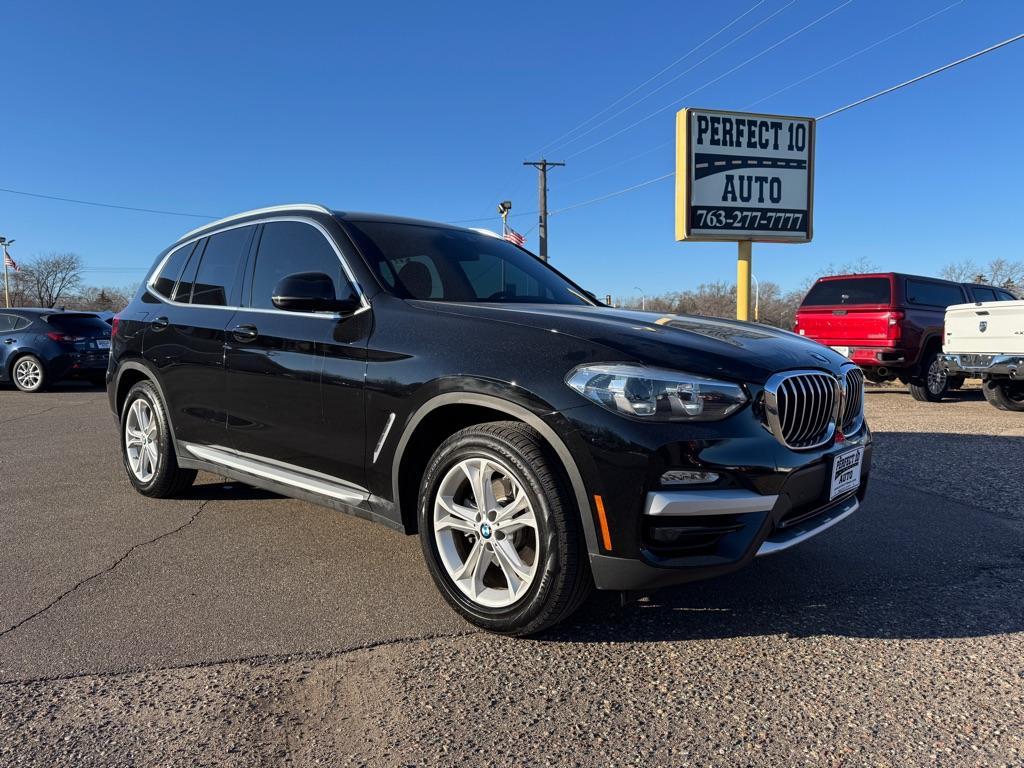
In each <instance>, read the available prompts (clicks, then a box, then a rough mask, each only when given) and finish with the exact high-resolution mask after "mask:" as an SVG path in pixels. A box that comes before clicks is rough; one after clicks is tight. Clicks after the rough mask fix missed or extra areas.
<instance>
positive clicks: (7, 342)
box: [4, 339, 16, 344]
mask: <svg viewBox="0 0 1024 768" xmlns="http://www.w3.org/2000/svg"><path fill="white" fill-rule="evenodd" d="M15 341H16V339H4V344H13V343H14V342H15Z"/></svg>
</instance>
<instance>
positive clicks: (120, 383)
mask: <svg viewBox="0 0 1024 768" xmlns="http://www.w3.org/2000/svg"><path fill="white" fill-rule="evenodd" d="M140 381H148V382H149V383H151V384H152V385H153V386H154V387H155V388H156V391H157V393H158V394H159V395H160V399H161V400H162V401H163V406H164V410H165V411H166V412H167V428H168V429H169V430H170V432H171V443H172V444H173V446H174V450H175V452H177V451H178V441H177V439H176V438H175V435H174V421H173V419H172V418H171V410H170V406H169V405H168V403H167V396H166V395H165V394H164V389H163V387H161V386H160V381H159V379H157V377H156V375H155V374H154V373H153V371H152V370H150V369H149V367H148V366H146V365H144V364H143V363H140V362H137V361H134V360H129V361H126V362H123V363H121V365H120V366H119V367H118V369H117V376H116V377H115V378H114V386H113V395H112V396H111V400H110V405H111V408H112V409H113V411H114V415H115V416H116V417H117V419H118V421H120V420H121V412H122V411H123V410H124V401H125V399H126V398H127V397H128V392H130V391H131V388H132V387H134V386H135V385H136V384H138V383H139V382H140Z"/></svg>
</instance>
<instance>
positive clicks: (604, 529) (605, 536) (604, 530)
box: [594, 493, 612, 552]
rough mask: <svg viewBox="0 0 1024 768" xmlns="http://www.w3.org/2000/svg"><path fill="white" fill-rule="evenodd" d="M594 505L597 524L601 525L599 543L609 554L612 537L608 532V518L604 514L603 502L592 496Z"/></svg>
mask: <svg viewBox="0 0 1024 768" xmlns="http://www.w3.org/2000/svg"><path fill="white" fill-rule="evenodd" d="M594 503H595V504H596V505H597V522H598V523H600V524H601V543H602V544H604V548H605V549H607V550H608V551H609V552H611V551H612V535H611V534H610V533H609V532H608V518H607V517H606V516H605V513H604V500H603V499H602V498H601V497H600V496H599V495H598V494H596V493H595V494H594Z"/></svg>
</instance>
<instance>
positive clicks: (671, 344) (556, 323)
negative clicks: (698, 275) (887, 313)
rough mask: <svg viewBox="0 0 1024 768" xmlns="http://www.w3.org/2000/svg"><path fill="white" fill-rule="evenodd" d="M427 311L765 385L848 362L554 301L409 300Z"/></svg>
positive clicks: (791, 340) (761, 335) (706, 328)
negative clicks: (781, 375)
mask: <svg viewBox="0 0 1024 768" xmlns="http://www.w3.org/2000/svg"><path fill="white" fill-rule="evenodd" d="M410 303H412V304H415V305H416V306H419V307H421V308H423V309H431V310H434V311H438V312H446V313H452V314H457V315H463V316H466V317H474V318H478V319H489V320H493V321H496V322H503V323H511V324H513V325H518V326H524V327H527V328H535V329H537V330H542V331H548V332H555V333H563V334H567V335H571V336H575V337H577V338H580V339H586V340H587V341H590V342H596V343H599V344H602V345H604V346H606V347H609V348H611V349H612V350H614V351H616V352H617V353H618V358H617V359H611V358H610V359H609V360H607V361H603V362H634V363H642V364H645V365H652V366H660V367H663V368H672V369H675V370H683V371H688V372H690V373H696V374H700V375H704V376H713V377H717V378H725V379H732V380H736V381H744V382H749V383H754V384H763V383H764V382H765V381H766V380H767V379H768V377H769V376H771V375H772V374H774V373H777V372H779V371H785V370H791V369H794V368H817V369H823V370H827V371H831V372H833V373H838V372H839V368H840V366H841V365H842V364H843V363H844V362H846V358H845V357H843V356H842V355H840V354H839V353H837V352H834V351H832V350H831V349H829V348H828V347H825V346H822V345H821V344H818V343H817V342H815V341H811V340H810V339H805V338H803V337H801V336H797V335H796V334H794V333H790V332H789V331H783V330H779V329H778V328H772V327H770V326H766V325H760V324H756V323H743V322H739V321H737V320H724V319H721V318H714V317H697V316H692V315H671V314H665V315H660V314H657V313H654V312H636V311H631V310H624V309H610V308H607V307H588V306H568V305H561V304H557V305H553V304H486V303H480V304H475V303H466V304H459V303H442V302H425V301H416V302H410Z"/></svg>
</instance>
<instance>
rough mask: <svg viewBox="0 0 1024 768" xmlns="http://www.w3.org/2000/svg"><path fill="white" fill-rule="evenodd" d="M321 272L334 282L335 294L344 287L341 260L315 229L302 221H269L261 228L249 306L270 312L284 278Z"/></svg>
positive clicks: (344, 279) (344, 280)
mask: <svg viewBox="0 0 1024 768" xmlns="http://www.w3.org/2000/svg"><path fill="white" fill-rule="evenodd" d="M297 272H320V273H321V274H325V275H327V276H329V277H330V278H331V280H333V281H334V293H335V295H338V286H340V285H344V284H345V282H346V278H345V277H344V275H343V274H342V269H341V261H340V260H339V259H338V254H337V253H335V251H334V248H332V247H331V244H330V243H329V242H327V239H326V238H325V237H324V235H323V234H322V233H321V232H320V230H318V229H316V227H314V226H312V225H310V224H305V223H303V222H301V221H272V222H270V223H268V224H264V225H263V234H262V235H261V236H260V245H259V248H258V250H257V252H256V270H255V272H254V273H253V279H252V296H251V298H250V306H252V307H256V308H259V309H273V308H274V302H273V300H272V298H271V297H272V296H273V293H274V287H275V286H276V285H277V283H278V282H279V281H280V280H281V278H282V277H284V276H285V275H292V274H295V273H297Z"/></svg>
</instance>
